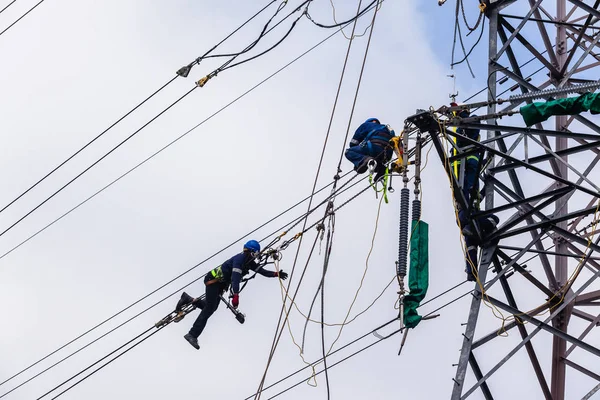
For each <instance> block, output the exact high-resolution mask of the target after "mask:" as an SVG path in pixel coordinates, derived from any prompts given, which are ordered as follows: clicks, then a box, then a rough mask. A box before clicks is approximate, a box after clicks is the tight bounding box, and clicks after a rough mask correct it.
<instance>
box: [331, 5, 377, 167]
mask: <svg viewBox="0 0 600 400" xmlns="http://www.w3.org/2000/svg"><path fill="white" fill-rule="evenodd" d="M377 1H378V5H379V0H377ZM371 4H373V3H371ZM359 7H360V3H359ZM378 10H379V7H375V12H374V13H373V19H372V20H371V30H370V31H369V39H368V40H367V47H366V48H365V55H364V56H363V61H362V65H361V67H360V75H359V76H358V83H357V85H356V92H355V93H354V100H353V101H352V109H351V110H350V117H349V118H348V127H347V128H346V136H345V137H344V145H345V144H346V142H347V141H348V135H349V133H350V126H351V124H352V116H353V115H354V109H355V107H356V100H357V99H358V91H359V90H360V84H361V82H362V77H363V73H364V71H365V64H366V63H367V55H368V54H369V47H370V45H371V38H372V36H373V28H374V27H375V18H377V11H378ZM352 32H354V30H353V31H352ZM343 157H344V149H343V148H342V151H341V153H340V159H339V161H338V166H337V169H338V171H339V170H340V166H341V165H342V159H343Z"/></svg>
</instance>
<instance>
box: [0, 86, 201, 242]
mask: <svg viewBox="0 0 600 400" xmlns="http://www.w3.org/2000/svg"><path fill="white" fill-rule="evenodd" d="M197 88H198V86H194V87H193V88H191V89H190V90H188V91H187V92H186V93H185V94H183V95H182V96H181V97H179V98H178V99H177V100H175V101H174V102H173V103H171V104H170V105H169V106H168V107H167V108H165V109H164V110H162V111H161V112H160V113H158V114H157V115H155V116H154V117H152V119H150V120H149V121H148V122H146V123H145V124H144V125H142V126H141V127H140V128H138V129H137V130H136V131H135V132H133V133H132V134H131V135H129V136H127V137H126V138H125V139H123V140H122V141H121V142H120V143H119V144H117V145H116V146H115V147H113V148H112V149H110V150H109V151H108V152H107V153H105V154H104V155H103V156H102V157H100V158H99V159H97V160H96V161H94V162H93V163H92V164H91V165H90V166H89V167H87V168H86V169H84V170H83V171H82V172H80V173H79V174H77V175H76V176H75V177H74V178H72V179H71V180H70V181H68V182H67V183H65V184H64V185H63V186H61V187H60V189H58V190H57V191H55V192H54V193H52V194H51V195H50V196H48V197H47V198H46V199H45V200H44V201H42V202H41V203H40V204H38V205H37V206H35V207H34V208H33V209H31V210H30V211H29V212H27V214H25V215H24V216H22V217H21V218H19V219H18V220H17V221H16V222H14V223H13V224H12V225H10V226H9V227H8V228H6V229H5V230H4V231H2V232H1V233H0V236H2V235H4V234H5V233H6V232H8V231H9V230H11V229H12V228H13V227H15V226H16V225H17V224H18V223H19V222H21V221H23V220H24V219H25V218H27V217H28V216H29V215H31V214H32V213H33V212H35V211H36V210H37V209H38V208H40V207H41V206H43V205H44V204H46V203H47V202H48V201H50V200H51V199H52V198H54V196H56V195H57V194H59V193H60V192H62V191H63V190H64V189H65V188H66V187H67V186H69V185H70V184H71V183H73V182H75V180H77V179H78V178H79V177H80V176H82V175H83V174H85V173H86V172H88V171H89V170H90V169H92V168H93V167H94V166H96V165H97V164H98V163H99V162H100V161H102V160H104V159H105V158H106V157H108V156H109V155H110V154H112V153H113V152H114V151H115V150H117V149H118V148H119V147H121V146H122V145H123V144H125V143H126V142H127V141H128V140H129V139H131V138H132V137H134V136H135V135H136V134H138V133H139V132H140V131H141V130H142V129H144V128H145V127H147V126H148V125H150V124H151V123H152V122H154V121H155V120H157V119H158V118H159V117H160V116H161V115H163V114H164V113H166V112H167V111H168V110H170V109H171V108H172V107H173V106H175V105H176V104H177V103H179V102H180V101H181V100H183V99H184V98H186V97H187V96H188V95H189V94H190V93H192V92H193V91H194V90H196V89H197Z"/></svg>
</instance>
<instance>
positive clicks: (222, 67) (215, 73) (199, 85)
mask: <svg viewBox="0 0 600 400" xmlns="http://www.w3.org/2000/svg"><path fill="white" fill-rule="evenodd" d="M310 1H312V0H307V1H305V2H304V3H303V4H305V3H308V2H310ZM280 9H281V8H280ZM280 9H278V10H277V13H278V12H279V11H280ZM299 9H300V7H298V8H297V9H295V10H294V11H292V12H291V13H289V14H288V15H287V16H286V17H284V18H283V19H282V20H281V21H279V22H278V23H277V24H275V26H273V27H272V28H270V29H269V30H267V31H266V32H265V33H264V34H263V35H262V36H265V35H267V34H268V33H269V32H271V31H272V30H274V29H275V28H277V27H278V26H279V25H280V24H282V23H283V22H284V21H285V20H286V19H288V18H289V17H291V16H292V15H293V14H294V13H296V12H297V11H298V10H299ZM302 15H304V14H302ZM302 15H301V16H300V17H302ZM300 17H299V18H298V19H296V21H294V23H293V24H292V27H291V28H290V30H289V31H288V32H287V33H286V34H285V36H284V39H285V38H286V37H287V36H288V35H289V34H290V33H291V31H292V30H293V29H294V27H295V25H296V22H297V21H298V20H299V19H300ZM284 39H282V40H280V41H279V42H277V43H276V44H275V46H272V47H271V48H269V49H267V50H266V51H264V52H262V53H261V54H260V55H263V54H265V53H267V52H269V51H271V50H272V49H274V48H275V47H276V46H277V45H279V44H280V43H281V42H282V41H283V40H284ZM251 46H254V44H251V45H249V46H248V47H251ZM248 47H247V48H248ZM243 52H244V51H242V52H241V53H239V54H237V55H235V56H233V57H232V58H231V59H230V60H228V61H226V62H225V63H224V64H223V65H221V66H220V67H219V68H217V69H215V70H214V71H213V72H211V73H210V74H208V75H207V76H206V77H204V78H202V79H201V80H200V81H198V82H197V84H196V86H194V87H193V88H192V89H190V90H189V91H188V92H186V93H185V94H184V95H182V96H181V97H180V98H179V99H177V100H176V101H175V102H173V103H171V104H170V105H169V106H168V107H167V108H165V109H163V110H162V111H161V112H160V113H158V114H157V115H155V116H154V117H153V118H151V119H150V120H149V121H148V122H146V123H145V124H144V125H142V126H141V127H140V128H139V129H137V130H136V131H135V132H133V133H132V134H131V135H129V136H128V137H127V138H125V139H124V140H123V141H121V142H120V143H119V144H117V145H116V146H115V147H113V148H112V149H111V150H110V151H108V152H107V153H106V154H104V155H103V156H102V157H100V158H99V159H98V160H96V161H95V162H94V163H93V164H92V165H90V166H89V167H87V168H86V169H85V170H83V171H82V172H81V173H79V174H78V175H76V176H75V177H74V178H73V179H71V180H70V181H69V182H67V183H66V184H65V185H63V186H62V187H61V188H59V189H58V190H57V191H55V192H54V193H53V194H52V195H50V196H49V197H47V198H46V199H45V200H44V201H42V202H41V203H40V204H38V205H37V206H36V207H34V208H33V209H32V210H30V211H29V212H28V213H26V214H25V215H24V216H22V217H21V218H20V219H18V220H17V221H16V222H14V223H13V224H12V225H10V226H9V227H8V228H6V229H5V230H4V231H3V232H1V233H0V237H1V236H2V235H4V234H5V233H6V232H8V231H9V230H11V229H12V228H13V227H15V226H16V225H17V224H18V223H19V222H21V221H23V220H24V219H25V218H27V217H28V216H29V215H31V214H32V213H33V212H35V211H36V210H37V209H39V208H40V207H41V206H43V205H44V204H45V203H46V202H48V201H49V200H51V199H52V198H53V197H54V196H56V195H57V194H59V193H60V192H61V191H62V190H64V189H65V188H66V187H68V186H69V185H70V184H71V183H73V182H74V181H75V180H77V179H78V178H79V177H81V176H82V175H83V174H85V173H86V172H87V171H89V170H90V169H91V168H93V167H94V166H95V165H97V164H98V163H99V162H101V161H102V160H103V159H104V158H106V157H107V156H108V155H110V154H111V153H112V152H114V151H115V150H117V149H118V148H119V147H121V146H122V145H123V144H125V143H126V142H127V141H128V140H129V139H131V138H132V137H133V136H135V135H136V134H137V133H139V132H140V131H141V130H142V129H144V128H145V127H147V126H148V125H150V124H151V123H152V122H154V121H155V120H156V119H158V118H159V117H160V116H161V115H163V114H164V113H165V112H167V111H168V110H169V109H171V108H172V107H173V106H174V105H175V104H177V103H178V102H179V101H181V100H183V99H184V98H185V97H187V96H188V95H189V94H190V93H191V92H193V91H194V90H196V89H197V88H198V87H203V86H204V84H206V81H208V80H209V79H211V78H213V77H215V76H217V74H218V73H219V72H221V71H223V70H225V69H228V68H232V67H234V66H237V65H240V64H243V63H244V62H246V61H250V59H249V60H245V61H243V62H239V63H237V64H234V65H230V66H229V67H228V65H229V64H230V63H231V62H232V61H233V60H235V59H236V58H237V57H238V56H239V55H240V54H242V53H243ZM254 58H256V57H253V58H251V59H254ZM174 79H175V78H173V79H172V80H174Z"/></svg>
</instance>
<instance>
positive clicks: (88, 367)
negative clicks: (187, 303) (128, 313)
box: [36, 326, 162, 400]
mask: <svg viewBox="0 0 600 400" xmlns="http://www.w3.org/2000/svg"><path fill="white" fill-rule="evenodd" d="M152 329H154V327H153V326H151V327H150V328H148V329H146V330H145V331H144V332H142V333H140V334H139V335H137V336H136V337H134V338H133V339H131V340H129V341H128V342H126V343H125V344H123V345H121V346H119V347H117V348H116V349H115V350H113V351H111V352H110V353H108V354H107V355H105V356H104V357H102V358H100V359H99V360H97V361H96V362H94V363H93V364H91V365H89V366H87V367H86V368H84V369H82V370H81V371H79V372H78V373H76V374H75V375H73V376H72V377H70V378H69V379H67V380H65V381H63V382H62V383H61V384H59V385H57V386H55V387H54V388H52V389H50V390H49V391H47V392H46V393H44V394H43V395H41V396H40V397H38V398H37V399H36V400H40V399H42V398H44V397H46V396H47V395H48V394H50V393H52V392H54V391H55V390H56V389H58V388H59V387H61V386H62V385H64V384H65V383H67V382H69V381H71V380H72V379H74V378H76V377H78V376H79V375H81V374H82V373H84V372H85V371H87V370H88V369H90V368H92V367H93V366H94V365H96V364H98V363H99V362H101V361H103V360H105V359H106V358H108V357H110V356H111V355H113V354H114V353H116V352H117V351H119V350H121V349H122V348H123V347H125V346H127V345H128V344H130V343H132V342H134V341H135V340H137V339H139V338H140V337H142V336H144V335H145V334H147V333H148V332H150V331H151V330H152ZM161 329H162V328H159V329H157V330H156V331H155V332H152V333H151V334H150V335H148V336H147V337H146V338H144V339H143V340H141V341H140V342H138V343H136V344H135V345H134V346H132V347H130V348H129V349H127V350H126V351H124V352H123V353H121V354H119V355H118V356H117V357H115V358H114V359H113V360H111V361H110V362H112V361H114V360H116V359H117V358H119V357H120V356H122V355H123V354H125V353H127V352H128V351H129V350H131V349H132V348H134V347H135V346H137V345H138V344H140V343H141V342H143V341H144V340H146V339H147V338H148V337H150V336H152V335H154V334H155V333H157V332H158V331H160V330H161ZM110 362H108V363H106V364H104V365H103V366H101V368H103V367H105V366H106V365H108V364H110ZM101 368H98V369H97V370H96V371H93V372H92V374H93V373H95V372H97V371H98V370H100V369H101ZM92 374H89V375H88V376H86V377H84V379H82V380H80V381H78V382H76V383H75V385H77V384H78V383H80V382H82V381H83V380H85V379H87V378H88V377H90V376H91V375H92ZM75 385H73V386H70V387H69V388H67V390H65V391H63V392H61V393H60V394H59V395H58V396H60V395H61V394H63V393H65V392H66V391H68V390H69V389H71V388H73V387H74V386H75ZM58 396H56V397H58ZM56 397H53V399H55V398H56Z"/></svg>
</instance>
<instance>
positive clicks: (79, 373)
mask: <svg viewBox="0 0 600 400" xmlns="http://www.w3.org/2000/svg"><path fill="white" fill-rule="evenodd" d="M350 181H351V180H349V181H348V182H346V184H347V183H349V182H350ZM359 182H360V181H359ZM359 182H355V184H353V185H351V186H350V187H348V188H346V189H343V190H341V189H342V188H340V190H341V192H344V191H346V190H349V189H350V188H351V187H353V186H355V185H356V184H358V183H359ZM369 188H370V186H367V188H366V189H369ZM364 192H365V190H364V189H363V190H361V191H360V192H359V193H358V194H357V195H354V196H352V197H351V198H350V199H349V200H347V201H346V202H345V203H343V204H342V205H340V207H338V209H339V208H341V207H343V206H344V205H346V204H348V203H349V202H350V201H352V200H354V199H355V198H356V197H358V195H360V194H362V193H364ZM339 194H340V193H337V195H339ZM322 204H324V202H322V203H321V204H320V205H322ZM320 205H319V206H320ZM319 206H317V207H319ZM313 211H314V210H313ZM311 212H312V211H311ZM299 219H300V220H302V219H303V216H302V217H300V218H299ZM312 227H314V225H313V226H311V227H310V228H309V229H312ZM288 230H289V228H288ZM275 232H277V231H275ZM271 235H273V234H271ZM263 240H264V239H263ZM204 275H206V274H204ZM204 275H202V276H200V277H198V278H196V279H195V280H194V281H192V282H190V283H189V284H187V285H186V286H184V287H183V288H181V289H179V290H178V291H176V292H174V293H172V294H170V295H169V296H167V297H165V298H163V299H162V300H160V301H159V302H157V303H155V304H154V305H152V306H150V307H148V308H147V309H146V310H144V311H142V312H140V313H138V314H137V315H135V316H134V317H132V318H130V319H129V320H128V321H126V322H124V323H122V324H121V325H119V326H118V327H120V326H122V325H124V324H126V323H127V322H129V321H131V320H133V319H135V318H137V317H138V316H139V315H141V314H143V313H144V312H146V311H148V310H149V309H151V308H153V307H155V306H156V305H158V304H159V303H161V302H163V301H164V300H166V299H167V298H169V297H171V296H173V295H174V294H176V293H178V292H179V291H181V290H182V289H184V288H185V287H187V286H189V285H191V284H192V283H194V282H196V281H198V280H199V279H201V278H202V277H204ZM118 327H116V328H114V329H112V330H111V331H109V332H107V333H106V334H104V335H103V336H102V337H104V336H106V335H108V334H109V333H111V332H113V331H114V330H116V329H117V328H118ZM163 327H164V326H163ZM163 327H160V328H158V330H160V329H162V328H163ZM151 329H152V328H150V329H148V330H146V331H145V332H143V333H142V334H140V335H138V336H136V337H135V338H134V339H132V340H130V341H128V342H127V343H125V344H124V345H122V346H120V347H118V348H117V349H115V350H113V351H112V352H110V353H109V354H107V355H106V356H104V357H102V358H101V359H99V360H97V361H96V362H94V363H93V364H91V365H90V366H88V367H86V368H85V369H83V370H81V371H80V372H78V373H77V374H75V375H73V376H72V377H71V378H69V379H67V380H66V381H64V382H62V383H61V384H59V385H57V386H56V387H54V388H53V389H51V390H50V391H48V392H46V393H45V394H43V395H42V396H41V397H39V398H38V399H37V400H40V399H41V398H43V397H45V396H47V395H48V394H49V393H51V392H53V391H55V390H56V389H58V388H59V387H60V386H63V385H64V384H65V383H67V382H69V381H71V380H72V379H74V378H76V377H77V376H79V375H81V374H82V373H83V372H85V371H87V370H88V369H90V368H92V367H93V366H94V365H96V364H98V363H100V362H101V361H103V360H105V359H106V358H108V357H109V356H111V355H112V354H114V353H116V352H117V351H119V350H120V349H122V348H124V347H125V346H127V345H128V344H130V343H132V342H133V341H135V340H136V339H138V338H139V337H141V336H142V335H144V334H146V333H147V332H148V331H149V330H151ZM158 330H157V331H156V332H158ZM156 332H154V333H152V334H150V335H149V336H148V337H150V336H152V335H154V334H155V333H156ZM148 337H146V338H144V339H142V340H141V341H140V342H138V343H136V344H134V345H133V346H132V347H130V348H129V349H127V350H125V351H124V352H123V353H121V354H119V355H117V356H116V357H115V358H113V359H112V360H110V361H108V362H107V363H106V364H104V365H102V366H101V367H99V368H97V369H96V370H94V371H93V372H92V373H90V374H88V375H87V376H85V377H84V378H83V379H81V380H79V381H78V382H76V383H75V384H73V385H72V386H70V387H69V388H67V389H66V390H65V391H63V392H61V393H60V394H58V395H57V396H56V397H53V399H56V398H57V397H59V396H60V395H62V394H63V393H65V392H67V391H68V390H70V389H72V388H73V387H75V386H76V385H78V384H79V383H81V382H83V381H84V380H85V379H87V378H88V377H89V376H91V375H93V374H94V373H96V372H98V371H99V370H100V369H102V368H104V367H105V366H106V365H108V364H110V363H111V362H113V361H115V360H116V359H117V358H119V357H120V356H122V355H123V354H125V353H126V352H128V351H129V350H131V349H132V348H134V347H136V346H137V345H138V344H140V343H142V342H143V341H144V340H146V339H147V338H148ZM99 339H100V338H98V339H96V340H94V342H95V341H97V340H99ZM92 343H93V342H92ZM92 343H90V344H88V345H86V346H84V347H83V348H81V349H79V350H77V351H76V352H75V353H77V352H79V351H81V350H83V349H84V348H86V347H88V346H89V345H91V344H92ZM72 355H73V354H72ZM69 357H71V355H69V356H68V357H66V358H69ZM66 358H65V359H66ZM62 361H64V359H63V360H61V361H59V363H60V362H62ZM56 364H58V363H56ZM56 364H54V365H53V366H51V367H50V368H52V367H54V366H55V365H56ZM50 368H47V369H46V370H45V371H47V370H48V369H50ZM45 371H42V373H43V372H45ZM40 374H41V373H40ZM40 374H38V375H36V376H35V377H37V376H39V375H40ZM35 377H33V378H35ZM33 378H31V379H29V380H28V381H27V382H29V381H31V380H32V379H33ZM27 382H24V383H23V384H25V383H27ZM23 384H21V385H19V387H20V386H22V385H23ZM15 389H16V388H15ZM15 389H13V390H15ZM13 390H11V392H12V391H13ZM8 393H10V392H8ZM8 393H5V394H3V395H2V397H4V396H5V395H7V394H8Z"/></svg>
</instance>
